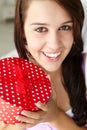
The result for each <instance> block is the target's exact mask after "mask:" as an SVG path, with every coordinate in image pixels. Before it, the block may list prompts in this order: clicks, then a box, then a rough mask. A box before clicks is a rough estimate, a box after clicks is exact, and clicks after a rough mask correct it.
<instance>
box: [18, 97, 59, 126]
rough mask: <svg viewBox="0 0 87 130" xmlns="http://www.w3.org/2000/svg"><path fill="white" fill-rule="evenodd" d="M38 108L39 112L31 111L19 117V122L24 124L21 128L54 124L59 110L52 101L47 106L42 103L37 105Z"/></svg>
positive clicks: (23, 112)
mask: <svg viewBox="0 0 87 130" xmlns="http://www.w3.org/2000/svg"><path fill="white" fill-rule="evenodd" d="M36 106H37V107H38V108H40V111H38V112H31V111H25V110H24V111H22V113H21V114H22V115H21V116H17V118H16V119H17V120H18V121H21V122H23V123H20V125H21V127H24V128H26V127H27V128H29V127H33V126H35V125H36V124H38V123H42V122H49V123H51V124H54V122H55V121H56V120H57V118H58V113H59V111H60V110H59V108H58V107H57V105H56V104H55V103H54V101H53V100H52V99H51V100H50V101H49V102H48V103H47V104H43V103H41V102H38V103H36Z"/></svg>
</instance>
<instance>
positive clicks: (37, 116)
mask: <svg viewBox="0 0 87 130" xmlns="http://www.w3.org/2000/svg"><path fill="white" fill-rule="evenodd" d="M21 114H22V115H24V116H26V117H28V118H33V119H40V117H41V113H40V112H31V111H25V110H24V111H22V112H21Z"/></svg>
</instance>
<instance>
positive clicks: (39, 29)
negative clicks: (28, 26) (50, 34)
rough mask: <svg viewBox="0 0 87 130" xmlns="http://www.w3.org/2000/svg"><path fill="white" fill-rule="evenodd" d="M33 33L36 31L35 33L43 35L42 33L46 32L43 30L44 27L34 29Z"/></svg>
mask: <svg viewBox="0 0 87 130" xmlns="http://www.w3.org/2000/svg"><path fill="white" fill-rule="evenodd" d="M35 31H37V32H39V33H43V32H46V31H47V29H46V28H44V27H39V28H37V29H35Z"/></svg>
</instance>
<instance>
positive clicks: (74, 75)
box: [14, 0, 87, 126]
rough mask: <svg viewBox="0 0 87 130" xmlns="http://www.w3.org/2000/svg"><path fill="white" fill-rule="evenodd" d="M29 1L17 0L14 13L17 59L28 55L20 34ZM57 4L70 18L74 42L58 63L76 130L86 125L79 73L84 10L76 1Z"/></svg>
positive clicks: (62, 0)
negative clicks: (76, 125)
mask: <svg viewBox="0 0 87 130" xmlns="http://www.w3.org/2000/svg"><path fill="white" fill-rule="evenodd" d="M32 1H33V0H17V4H16V10H15V32H14V40H15V46H16V48H17V51H18V54H19V56H20V57H22V58H25V59H28V57H29V55H30V53H29V52H28V50H27V49H26V45H27V42H26V38H25V34H24V29H23V28H24V27H23V26H24V22H25V18H26V15H27V9H28V7H29V6H30V3H31V2H32ZM54 1H55V2H57V3H58V4H60V5H61V6H62V7H63V8H65V10H67V12H68V13H69V14H70V16H71V17H72V20H73V24H74V31H73V36H74V41H75V44H73V46H72V49H71V51H70V53H69V54H68V56H67V57H66V59H65V60H64V61H63V63H62V74H63V78H64V83H63V84H64V86H65V90H66V91H67V93H68V95H69V98H70V104H71V106H72V112H73V113H74V117H73V119H74V120H75V121H76V123H77V124H78V125H80V126H82V125H84V124H86V123H87V100H86V86H85V79H84V73H83V69H82V63H83V57H82V51H83V40H82V34H81V33H82V26H83V21H84V10H83V7H82V4H81V1H80V0H54Z"/></svg>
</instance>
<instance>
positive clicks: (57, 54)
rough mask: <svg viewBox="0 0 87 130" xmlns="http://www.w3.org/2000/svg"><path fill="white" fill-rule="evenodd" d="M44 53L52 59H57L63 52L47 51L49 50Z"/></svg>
mask: <svg viewBox="0 0 87 130" xmlns="http://www.w3.org/2000/svg"><path fill="white" fill-rule="evenodd" d="M43 54H44V55H45V56H46V57H48V58H50V59H56V58H57V57H59V56H60V54H61V52H58V53H47V52H43Z"/></svg>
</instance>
